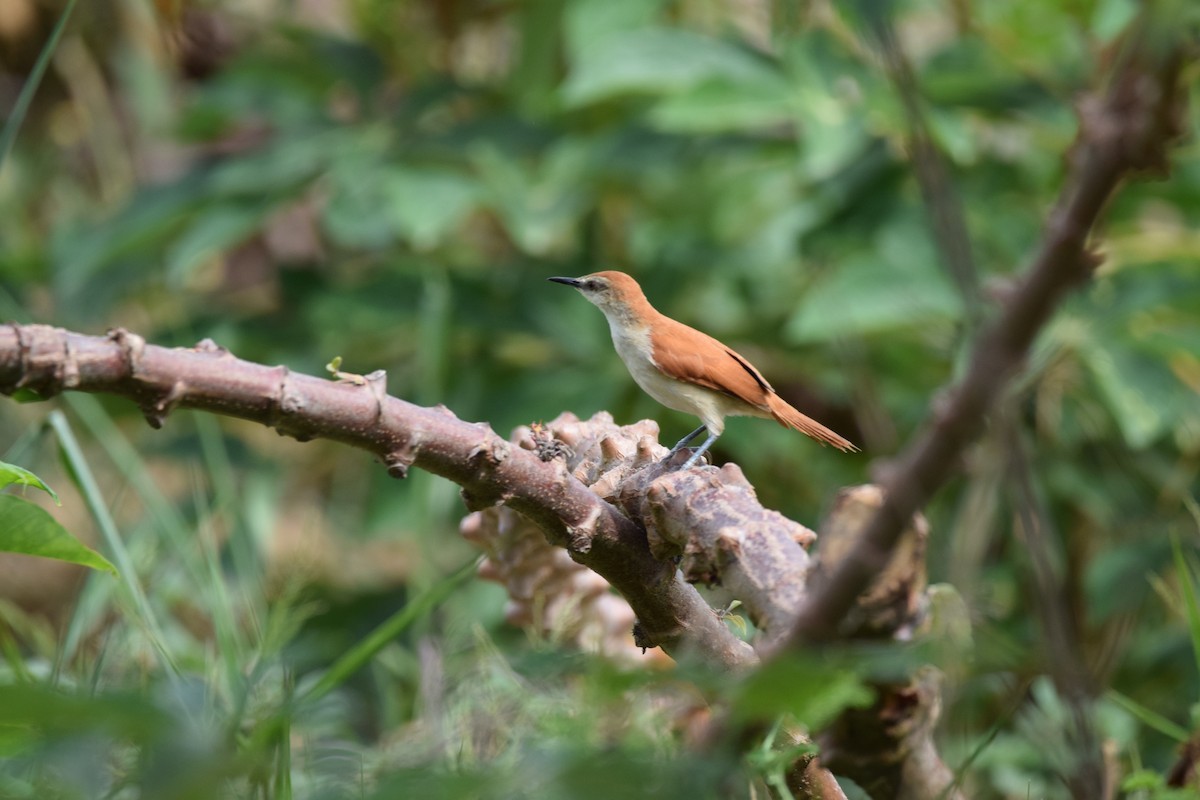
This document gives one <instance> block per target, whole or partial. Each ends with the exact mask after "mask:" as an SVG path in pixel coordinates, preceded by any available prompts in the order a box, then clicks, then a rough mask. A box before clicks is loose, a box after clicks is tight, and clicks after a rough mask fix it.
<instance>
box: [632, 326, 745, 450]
mask: <svg viewBox="0 0 1200 800" xmlns="http://www.w3.org/2000/svg"><path fill="white" fill-rule="evenodd" d="M609 329H610V331H611V332H612V340H613V346H614V347H615V348H616V350H617V355H619V356H620V357H621V360H622V361H624V362H625V367H626V368H627V369H628V370H629V374H630V375H632V376H633V380H634V382H636V383H637V385H638V386H640V387H641V388H642V391H644V392H645V393H646V394H648V395H650V396H651V397H653V398H654V399H655V400H657V401H658V402H660V403H662V404H663V405H664V406H666V407H667V408H673V409H675V410H676V411H682V412H684V413H685V414H692V415H694V416H697V417H699V418H700V421H701V422H703V423H704V424H705V426H707V427H708V429H709V430H710V431H712V432H714V433H720V432H721V431H722V430H724V428H725V425H724V422H723V420H724V418H725V417H727V416H741V415H753V416H761V415H762V414H761V412H760V411H759V410H758V409H755V408H752V407H751V406H749V405H748V404H747V403H744V402H742V401H740V400H738V399H737V398H733V397H727V396H725V395H723V394H721V393H720V392H715V391H713V390H712V389H707V388H705V387H703V386H697V385H696V384H693V383H685V382H684V381H678V380H675V379H674V378H669V377H667V376H666V375H664V374H663V373H662V372H660V371H659V369H658V367H657V366H655V364H654V361H653V359H652V357H651V354H652V352H653V350H652V348H651V345H650V332H649V330H647V329H645V328H642V329H632V330H631V329H630V328H627V327H621V326H616V325H611V324H610V325H609Z"/></svg>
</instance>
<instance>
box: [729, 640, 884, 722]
mask: <svg viewBox="0 0 1200 800" xmlns="http://www.w3.org/2000/svg"><path fill="white" fill-rule="evenodd" d="M874 700H875V693H874V691H872V689H871V688H870V687H869V686H867V685H866V684H865V683H864V682H863V678H862V676H861V675H859V674H857V673H856V672H855V671H854V670H853V669H852V668H851V667H850V664H849V663H846V662H841V663H838V662H835V661H818V660H816V659H810V658H801V657H794V658H786V659H780V660H778V661H775V662H773V663H770V664H766V665H764V666H763V667H762V669H760V670H758V671H757V672H755V673H754V675H752V676H751V677H750V678H749V679H748V680H747V681H746V683H745V684H744V685H743V686H742V689H741V692H740V693H739V696H738V698H737V701H736V710H737V713H738V715H739V716H741V717H743V718H747V719H770V718H773V717H777V716H779V715H780V714H791V715H792V716H794V717H795V718H796V720H797V721H799V722H800V723H802V724H804V725H806V726H807V727H808V728H809V729H810V730H820V729H821V728H823V727H825V726H826V725H828V724H829V723H830V722H831V721H833V720H834V719H836V718H837V716H838V715H839V714H841V713H842V712H843V711H845V710H846V709H848V708H863V707H865V706H868V705H870V704H871V703H872V702H874Z"/></svg>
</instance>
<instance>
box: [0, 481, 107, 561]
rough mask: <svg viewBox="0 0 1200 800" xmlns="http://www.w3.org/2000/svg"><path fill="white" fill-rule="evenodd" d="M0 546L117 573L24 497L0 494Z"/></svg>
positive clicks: (5, 549)
mask: <svg viewBox="0 0 1200 800" xmlns="http://www.w3.org/2000/svg"><path fill="white" fill-rule="evenodd" d="M0 550H4V551H7V552H10V553H24V554H25V555H30V556H41V557H43V558H56V559H58V560H59V561H69V562H71V563H72V564H80V565H82V566H85V567H90V568H92V569H102V570H106V571H108V572H111V573H112V574H113V575H116V574H117V569H116V567H114V566H113V565H112V564H110V563H109V562H108V560H107V559H105V558H104V556H102V555H100V554H99V553H97V552H96V551H95V550H92V549H91V548H90V547H86V546H85V545H84V544H83V543H82V542H80V541H79V540H78V539H76V538H75V537H74V536H72V535H71V534H69V533H67V530H66V528H64V527H63V526H61V525H59V524H58V523H57V522H55V520H54V517H52V516H50V515H49V514H48V513H46V511H45V510H44V509H42V508H39V507H38V506H35V505H34V504H33V503H30V502H29V501H27V500H22V499H21V498H19V497H13V496H12V495H0Z"/></svg>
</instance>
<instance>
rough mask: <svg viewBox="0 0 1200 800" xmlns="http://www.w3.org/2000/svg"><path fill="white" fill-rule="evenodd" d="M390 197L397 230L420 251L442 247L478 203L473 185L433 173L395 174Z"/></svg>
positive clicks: (449, 174) (459, 177) (452, 175)
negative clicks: (440, 245)
mask: <svg viewBox="0 0 1200 800" xmlns="http://www.w3.org/2000/svg"><path fill="white" fill-rule="evenodd" d="M387 194H388V197H389V198H390V201H391V202H390V205H391V210H392V212H393V213H394V214H395V224H396V227H397V228H398V229H399V231H400V234H401V235H402V236H404V237H405V238H406V239H408V240H409V241H410V242H411V243H412V245H413V247H415V248H416V249H418V250H428V249H431V248H433V247H435V246H437V245H438V244H441V242H442V241H443V240H444V239H445V238H446V237H447V236H448V235H449V234H450V233H452V232H453V231H454V230H455V229H456V228H457V227H458V225H459V224H460V223H461V222H462V221H463V220H464V219H465V218H466V217H467V215H468V214H470V213H471V211H472V210H473V209H474V207H475V205H476V204H477V203H478V202H479V189H478V187H477V186H476V184H475V182H474V181H472V180H470V179H468V178H466V177H463V176H462V175H458V174H456V173H453V172H446V171H441V170H431V169H399V170H395V171H393V172H392V173H391V174H390V176H389V177H388V181H387Z"/></svg>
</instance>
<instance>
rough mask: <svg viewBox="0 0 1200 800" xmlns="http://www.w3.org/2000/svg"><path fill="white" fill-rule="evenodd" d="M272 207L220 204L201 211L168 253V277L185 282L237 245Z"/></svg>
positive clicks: (256, 226) (171, 279)
mask: <svg viewBox="0 0 1200 800" xmlns="http://www.w3.org/2000/svg"><path fill="white" fill-rule="evenodd" d="M268 210H269V206H267V205H265V204H263V205H261V206H259V207H249V206H218V207H216V208H211V209H206V210H205V211H202V212H201V213H199V214H198V215H197V216H196V218H195V219H194V220H193V221H192V224H191V226H190V227H189V228H188V229H187V231H186V232H184V234H183V235H182V236H180V237H179V238H178V239H177V240H176V241H175V242H174V244H172V246H171V248H170V250H169V251H168V252H167V260H166V270H167V277H168V279H169V280H170V281H171V282H173V283H174V284H176V285H179V284H182V283H184V282H185V281H186V280H187V278H188V276H189V275H190V274H191V272H192V270H194V269H196V267H198V266H200V265H201V264H203V263H204V262H206V261H208V260H210V259H212V258H213V257H214V256H217V255H219V254H221V253H222V252H223V251H225V250H227V249H229V248H230V247H233V246H235V245H237V244H239V243H240V242H242V241H243V240H244V239H246V238H247V237H248V236H249V235H250V234H251V232H253V231H254V230H255V229H256V228H258V226H259V225H260V223H261V222H262V220H263V218H264V217H265V216H266V213H267V211H268Z"/></svg>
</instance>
